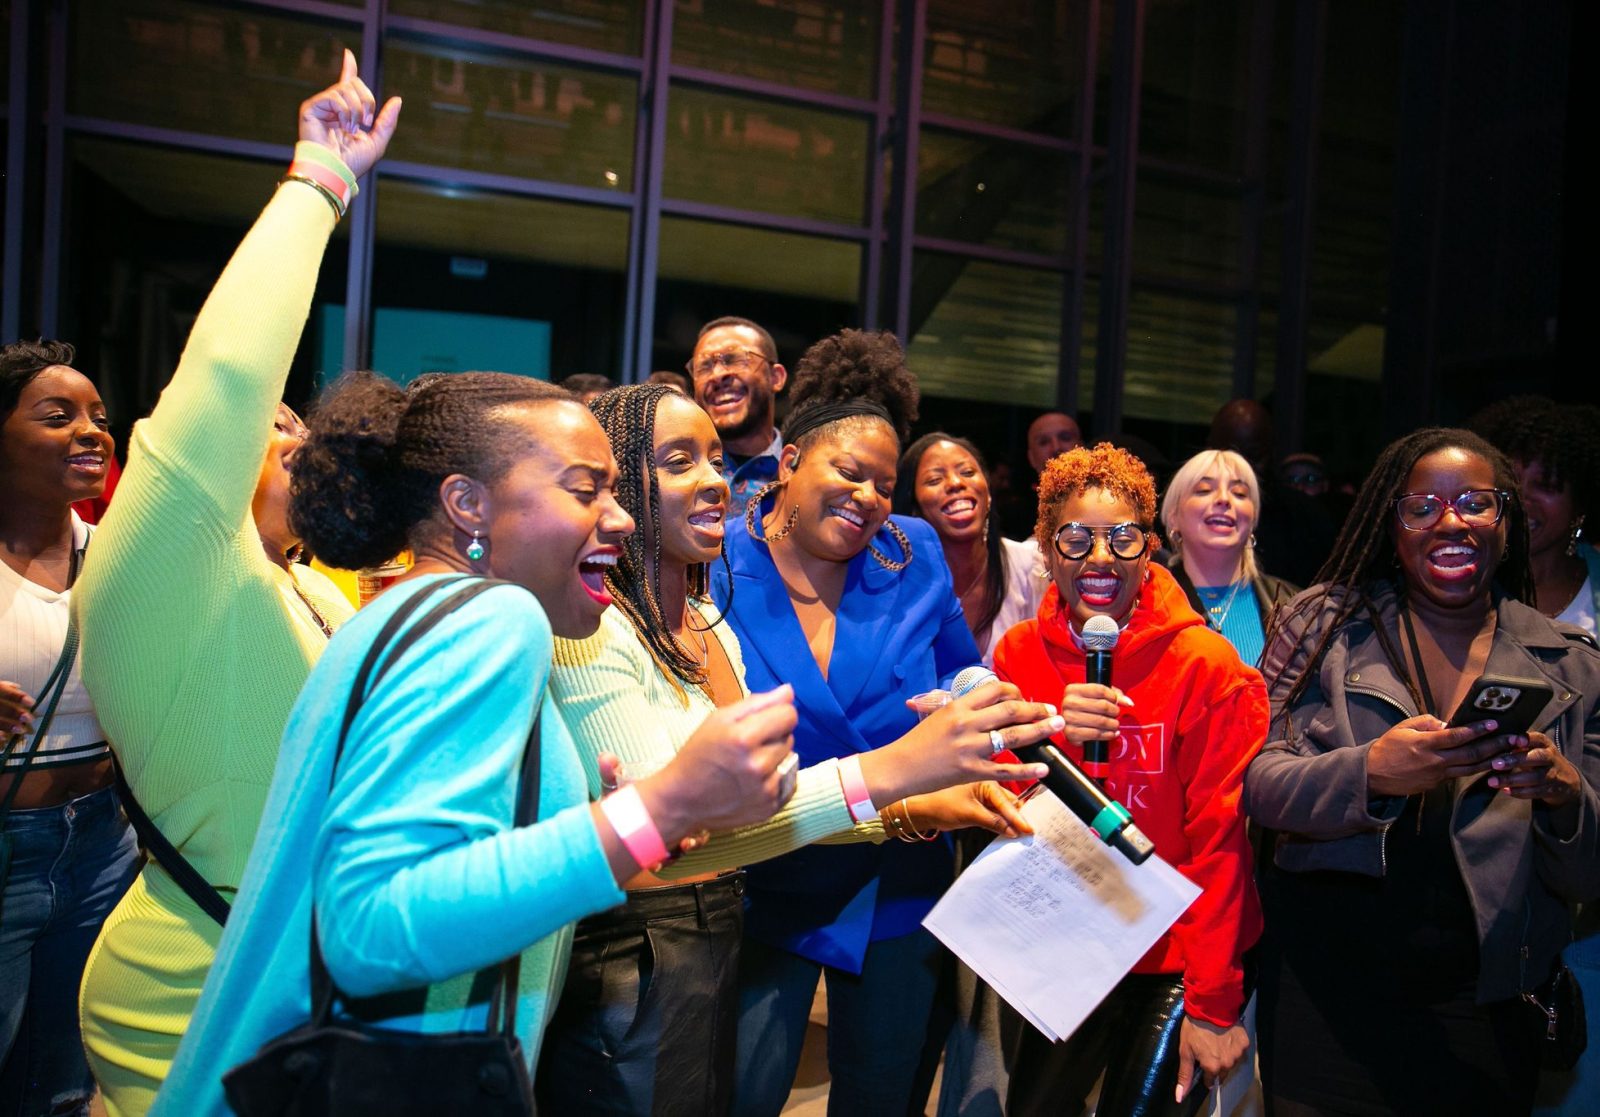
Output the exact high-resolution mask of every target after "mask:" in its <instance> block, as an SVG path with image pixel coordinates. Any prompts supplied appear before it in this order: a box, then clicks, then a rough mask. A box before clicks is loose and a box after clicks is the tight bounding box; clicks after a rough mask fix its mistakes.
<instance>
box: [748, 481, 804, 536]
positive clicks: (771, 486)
mask: <svg viewBox="0 0 1600 1117" xmlns="http://www.w3.org/2000/svg"><path fill="white" fill-rule="evenodd" d="M784 484H785V482H783V481H768V482H767V483H766V484H765V485H762V486H761V487H760V488H759V489H757V490H756V494H755V495H754V496H753V497H751V498H750V501H749V503H748V504H746V505H745V506H744V529H745V531H747V532H749V533H750V538H751V539H754V540H755V541H756V542H757V543H776V542H777V541H778V540H780V539H782V538H783V537H784V536H786V535H788V534H789V533H790V532H791V531H793V530H794V525H795V521H796V520H798V519H799V518H800V509H798V508H791V509H790V510H789V519H788V520H787V521H785V522H784V525H783V526H782V527H781V528H779V529H778V530H777V531H769V532H767V533H766V534H765V535H762V534H761V505H762V504H763V503H765V501H766V499H767V497H769V496H771V495H772V494H773V493H775V492H777V490H779V489H781V488H782V487H783V486H784Z"/></svg>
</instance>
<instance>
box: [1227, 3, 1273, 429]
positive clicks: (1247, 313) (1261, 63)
mask: <svg viewBox="0 0 1600 1117" xmlns="http://www.w3.org/2000/svg"><path fill="white" fill-rule="evenodd" d="M1272 9H1273V3H1272V0H1256V2H1255V12H1254V18H1252V20H1251V21H1250V52H1249V54H1248V56H1247V57H1248V58H1249V63H1248V65H1249V68H1250V73H1249V88H1248V91H1247V92H1246V94H1245V96H1246V98H1247V100H1246V106H1245V139H1244V160H1243V166H1242V167H1241V168H1240V169H1241V171H1242V172H1243V176H1244V183H1245V186H1244V191H1243V193H1242V194H1241V195H1240V198H1239V204H1240V208H1241V209H1242V210H1243V213H1242V215H1241V221H1240V230H1239V232H1240V236H1239V286H1240V288H1241V289H1242V291H1243V294H1242V295H1241V296H1240V298H1239V304H1238V311H1237V318H1236V319H1235V322H1234V343H1233V397H1234V398H1235V399H1242V398H1245V397H1253V396H1254V395H1255V394H1256V359H1257V353H1258V351H1259V349H1260V340H1259V339H1260V330H1261V226H1262V223H1263V221H1264V219H1265V210H1266V189H1265V175H1266V146H1267V100H1268V98H1269V97H1270V95H1271V93H1272V80H1271V79H1272V15H1273V12H1272ZM1279 375H1280V376H1281V375H1282V370H1279Z"/></svg>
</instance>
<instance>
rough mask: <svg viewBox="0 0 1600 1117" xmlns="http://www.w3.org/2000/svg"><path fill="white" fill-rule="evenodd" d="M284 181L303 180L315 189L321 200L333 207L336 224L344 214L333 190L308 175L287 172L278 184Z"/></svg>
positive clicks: (280, 184)
mask: <svg viewBox="0 0 1600 1117" xmlns="http://www.w3.org/2000/svg"><path fill="white" fill-rule="evenodd" d="M285 182H303V183H305V184H306V185H307V186H309V187H311V188H312V189H313V190H315V191H316V192H317V193H318V194H321V195H322V200H323V201H325V202H327V203H328V205H330V206H332V207H333V221H334V224H336V225H337V224H338V223H339V219H340V218H342V217H343V216H344V210H343V209H342V208H341V207H340V205H339V199H338V197H337V196H336V195H335V194H334V192H333V191H332V190H329V189H328V188H327V187H326V186H324V185H322V183H320V182H318V181H317V180H316V179H314V178H312V177H311V176H310V175H297V174H287V175H284V176H283V178H282V179H280V180H279V181H278V185H279V186H282V185H283V184H284V183H285Z"/></svg>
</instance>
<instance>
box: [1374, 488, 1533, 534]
mask: <svg viewBox="0 0 1600 1117" xmlns="http://www.w3.org/2000/svg"><path fill="white" fill-rule="evenodd" d="M1510 501H1511V494H1510V493H1507V492H1503V491H1501V490H1500V489H1468V490H1467V491H1466V492H1464V493H1459V494H1457V495H1456V497H1455V498H1454V499H1452V500H1447V499H1445V498H1444V497H1442V496H1440V495H1439V494H1438V493H1406V494H1405V495H1404V496H1402V497H1401V498H1400V499H1399V500H1396V501H1395V502H1394V512H1395V515H1396V516H1397V517H1398V518H1399V520H1400V526H1401V527H1403V528H1405V529H1406V530H1407V531H1427V530H1428V529H1429V528H1430V527H1432V526H1433V525H1434V524H1436V523H1438V522H1439V521H1440V520H1442V519H1444V510H1445V509H1446V508H1453V509H1455V513H1456V519H1458V520H1460V521H1461V522H1462V523H1464V524H1466V525H1467V526H1468V527H1493V526H1494V525H1495V524H1497V523H1499V522H1500V517H1501V516H1504V515H1505V514H1506V505H1507V504H1508V503H1510Z"/></svg>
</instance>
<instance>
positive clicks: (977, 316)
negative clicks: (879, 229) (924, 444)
mask: <svg viewBox="0 0 1600 1117" xmlns="http://www.w3.org/2000/svg"><path fill="white" fill-rule="evenodd" d="M1063 284H1064V279H1063V277H1062V275H1061V274H1060V273H1059V272H1041V271H1036V270H1034V269H1031V268H1018V267H1011V266H1009V265H1005V264H991V263H988V262H985V261H981V260H963V259H960V258H958V257H954V256H946V255H943V254H939V253H931V252H919V253H917V255H916V260H915V277H914V279H913V286H912V297H911V321H912V337H911V345H910V347H909V356H910V358H911V368H912V370H913V371H915V372H916V374H917V382H918V383H919V384H920V385H921V387H922V390H923V391H924V392H926V393H929V394H930V395H936V396H953V397H956V398H958V399H972V400H989V401H992V402H995V403H1009V404H1017V405H1022V406H1027V407H1050V406H1053V405H1054V403H1055V397H1056V376H1057V368H1058V365H1059V354H1060V350H1061V300H1062V296H1063Z"/></svg>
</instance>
